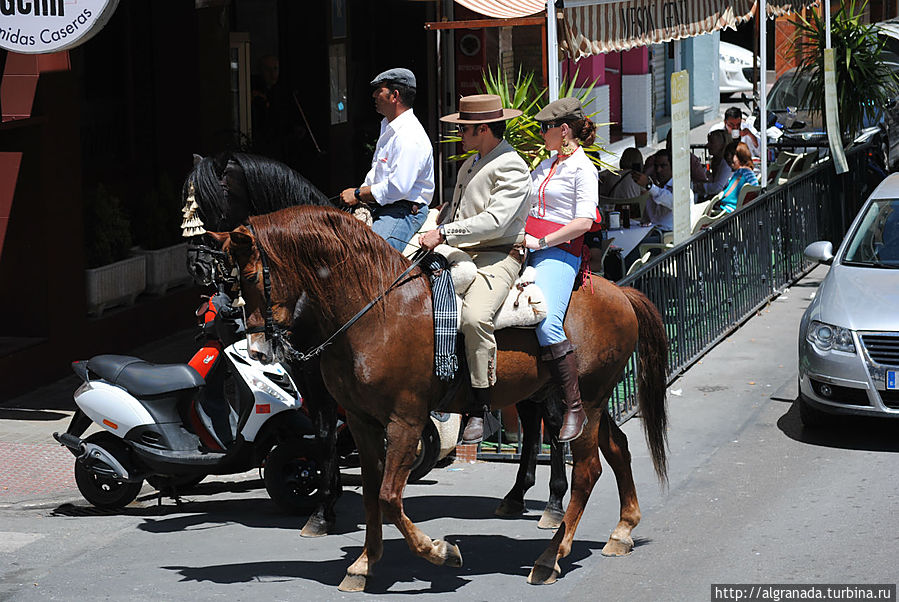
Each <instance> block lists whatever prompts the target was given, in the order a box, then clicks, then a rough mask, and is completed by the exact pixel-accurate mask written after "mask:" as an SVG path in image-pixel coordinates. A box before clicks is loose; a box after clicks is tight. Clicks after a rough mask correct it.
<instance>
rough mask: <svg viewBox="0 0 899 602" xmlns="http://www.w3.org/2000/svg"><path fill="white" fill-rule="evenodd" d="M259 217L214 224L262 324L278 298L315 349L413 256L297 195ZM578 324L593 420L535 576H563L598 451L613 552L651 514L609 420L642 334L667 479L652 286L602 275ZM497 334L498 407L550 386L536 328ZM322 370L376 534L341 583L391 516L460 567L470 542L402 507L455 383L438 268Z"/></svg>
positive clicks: (625, 548)
mask: <svg viewBox="0 0 899 602" xmlns="http://www.w3.org/2000/svg"><path fill="white" fill-rule="evenodd" d="M250 225H251V229H248V228H246V227H243V226H241V227H239V228H238V229H236V230H234V231H232V232H230V233H219V234H215V235H214V237H215V238H216V239H217V240H218V241H219V242H220V243H221V244H222V247H223V249H224V250H225V252H226V253H227V254H228V255H229V256H230V257H231V260H232V261H233V262H235V263H236V265H237V266H238V267H239V271H240V279H241V287H242V290H243V295H244V298H245V301H246V312H247V316H248V319H247V322H248V327H249V329H250V330H251V331H252V330H254V329H260V330H261V329H262V327H263V324H264V322H265V321H266V320H265V316H266V313H267V310H268V309H270V311H271V314H270V315H271V316H272V318H273V322H274V323H275V324H276V325H278V326H281V327H283V328H285V329H287V330H289V335H288V338H289V341H290V343H291V344H292V345H293V346H294V347H295V348H296V349H300V350H302V351H308V350H309V349H310V348H312V347H315V346H317V345H319V344H321V343H322V342H323V341H325V340H326V339H327V338H328V337H329V336H330V335H332V334H333V333H335V332H336V331H337V330H338V329H339V328H340V327H341V326H342V325H343V324H345V323H346V322H347V321H348V319H349V318H350V317H351V316H353V315H354V314H356V313H357V312H358V311H359V309H360V308H362V307H363V306H365V305H366V303H368V302H369V301H370V300H372V299H374V298H376V297H377V296H378V295H379V294H380V293H381V292H383V291H384V290H385V289H387V287H388V285H389V284H390V283H391V282H392V281H393V280H394V279H395V278H396V277H397V276H399V275H400V274H401V273H402V272H403V271H404V270H405V269H406V268H408V267H409V261H408V260H407V259H405V258H404V257H403V256H402V255H400V254H399V253H397V252H396V251H394V250H393V249H392V248H391V247H390V246H389V245H387V244H386V243H385V242H384V241H383V240H382V239H381V238H380V237H379V236H377V235H376V234H374V233H373V232H372V231H371V229H369V228H368V227H366V226H364V225H363V224H362V223H360V222H359V221H358V220H356V219H354V218H352V217H351V216H348V215H346V214H345V213H342V212H340V211H337V210H332V209H328V208H322V207H309V206H305V207H292V208H290V209H284V210H282V211H278V212H276V213H272V214H269V215H263V216H258V217H252V218H250ZM266 266H267V268H268V269H265V267H266ZM266 272H270V274H266ZM266 283H270V286H267V285H266ZM267 288H268V289H270V290H269V293H266V289H267ZM565 328H566V331H567V333H568V335H569V338H570V340H571V341H572V343H573V344H574V345H576V346H577V348H578V369H579V373H580V387H581V391H582V394H583V402H584V408H585V409H586V411H587V415H588V418H589V423H588V425H587V427H586V429H585V430H584V433H583V434H582V435H581V436H580V437H579V438H578V439H576V440H574V441H572V442H571V453H572V456H573V458H574V467H573V469H572V476H571V498H570V501H569V504H568V508H567V510H566V512H565V515H564V517H563V519H562V524H561V525H560V527H559V529H558V530H557V531H556V533H555V536H554V537H553V539H552V541H551V542H550V544H549V546H548V547H547V549H546V550H545V551H544V552H543V554H541V555H540V557H539V558H538V559H537V561H536V563H535V564H534V567H533V569H532V571H531V573H530V576H529V577H528V581H529V582H530V583H535V584H536V583H552V582H554V581H555V580H556V578H557V577H558V576H559V573H560V569H559V564H558V561H559V559H560V558H564V557H565V556H566V555H568V553H569V552H570V550H571V544H572V540H573V538H574V533H575V529H576V528H577V524H578V521H579V520H580V517H581V514H582V513H583V511H584V507H585V505H586V503H587V499H588V498H589V496H590V492H591V491H592V490H593V486H594V485H595V483H596V481H597V479H598V478H599V475H600V473H601V472H602V465H601V463H600V460H599V450H601V451H602V454H603V456H605V458H606V460H607V461H608V462H609V464H610V465H611V467H612V470H613V471H614V473H615V477H616V480H617V482H618V493H619V498H620V502H621V510H620V518H619V521H618V524H617V526H616V527H615V529H614V530H613V531H612V534H611V536H610V537H609V540H608V542H607V543H606V545H605V547H604V548H603V550H602V553H603V554H605V555H614V556H620V555H625V554H628V553H630V551H631V550H632V548H633V545H634V544H633V540H632V539H631V531H632V530H633V528H634V527H635V526H636V525H637V523H638V522H639V521H640V507H639V505H638V503H637V495H636V491H635V489H634V480H633V476H632V474H631V465H630V452H629V451H628V445H627V438H626V436H625V435H624V433H623V432H622V431H621V429H620V428H619V427H618V426H617V425H616V424H615V422H614V421H613V420H612V419H611V418H610V416H609V414H608V401H609V397H610V395H611V393H612V390H613V388H614V387H615V385H616V383H617V382H618V380H619V378H620V376H621V374H622V371H623V369H624V367H625V364H626V362H627V361H628V358H630V356H631V354H632V353H633V352H634V350H635V349H636V348H637V344H638V341H639V357H640V366H639V371H638V374H639V388H638V399H639V404H640V411H641V414H642V417H643V425H644V429H645V434H646V438H647V442H648V445H649V450H650V454H651V456H652V460H653V464H654V467H655V470H656V473H657V475H658V477H659V479H660V480H661V481H662V482H664V481H665V480H666V470H667V461H666V424H667V415H666V409H665V386H666V381H665V376H666V368H665V366H666V358H667V339H666V337H665V332H664V329H663V325H662V321H661V317H660V316H659V314H658V311H657V310H656V309H655V307H654V306H653V305H652V303H651V302H650V301H649V300H648V299H647V298H646V297H645V296H644V295H643V294H642V293H640V292H639V291H637V290H635V289H628V288H619V287H617V286H616V285H614V284H612V283H609V282H608V281H606V280H603V279H597V278H594V279H593V285H592V287H591V286H586V287H582V288H581V289H580V290H579V291H577V292H575V293H574V294H573V295H572V299H571V303H570V306H569V309H568V315H567V316H566V319H565ZM496 338H497V345H498V348H499V352H498V361H497V384H496V387H495V393H494V395H493V400H494V408H499V407H502V406H505V405H509V404H512V403H515V402H517V401H519V400H522V399H525V398H527V397H529V396H531V395H533V394H534V393H535V392H537V391H538V390H539V389H540V388H541V387H544V386H546V385H547V383H548V382H549V371H548V369H547V368H546V366H545V365H543V364H542V363H541V362H540V361H538V360H537V351H538V350H537V339H536V337H534V334H533V332H531V331H528V330H521V329H508V330H503V331H500V332H498V333H497V337H496ZM272 340H275V341H279V340H280V339H279V338H277V337H275V338H274V339H272V338H266V337H265V336H263V335H261V334H256V335H251V339H250V341H251V348H252V349H253V353H254V354H255V355H256V356H257V357H258V358H259V359H262V360H263V361H274V360H282V359H285V358H282V357H281V355H282V353H281V351H279V349H274V348H273V346H272V345H271V342H272ZM292 357H294V358H296V355H292ZM321 372H322V377H323V380H324V382H325V385H326V386H327V388H328V390H329V391H330V393H331V395H333V396H334V397H335V398H336V399H340V400H341V403H342V404H343V406H344V408H345V409H346V413H347V422H348V424H349V426H350V430H351V431H352V433H353V437H354V438H355V440H356V442H357V444H358V447H359V457H360V461H361V464H362V481H363V503H364V506H365V522H366V533H365V545H364V548H363V551H362V554H361V556H360V557H359V558H358V559H357V560H356V561H355V562H353V564H352V565H351V566H350V567H349V568H348V570H347V573H346V577H345V578H344V580H343V582H342V583H341V584H340V589H341V590H344V591H360V590H362V589H364V587H365V584H366V579H367V578H368V576H369V575H371V572H372V567H373V565H374V564H375V563H376V562H377V561H378V560H380V558H381V554H382V551H383V540H382V531H381V525H382V521H386V522H391V523H393V524H395V525H396V526H397V528H398V529H399V530H400V532H401V533H402V534H403V537H405V539H406V542H407V543H408V545H409V548H410V549H411V550H412V551H413V553H415V554H416V555H418V556H421V557H423V558H425V559H427V560H428V561H429V562H432V563H434V564H437V565H443V564H446V565H450V566H461V564H462V556H461V554H460V552H459V548H458V547H457V546H455V545H453V544H449V543H447V542H445V541H441V540H432V539H431V538H430V537H428V536H427V535H425V534H424V533H423V532H422V531H421V530H419V529H418V527H416V526H415V524H413V523H412V521H411V520H409V518H408V517H407V516H406V515H405V513H404V512H403V489H404V487H405V485H406V478H407V477H408V475H409V471H410V468H411V465H412V460H413V458H414V457H415V446H416V445H417V443H418V440H419V436H420V434H421V432H422V428H423V426H424V424H425V421H426V420H428V412H429V409H432V408H434V407H435V405H436V404H437V403H438V401H439V400H440V399H441V398H442V397H443V396H444V394H445V393H446V392H447V390H448V388H449V385H448V384H447V383H445V382H443V381H441V380H440V379H438V378H437V377H436V376H435V375H434V324H433V320H432V315H431V290H430V286H429V283H428V279H427V277H425V276H424V275H423V273H422V272H421V271H420V270H418V269H417V268H416V269H414V270H412V271H411V272H410V273H409V274H408V276H407V277H405V278H404V279H402V280H401V281H400V283H399V285H398V286H396V287H394V288H393V289H391V290H390V291H389V292H388V294H386V295H385V296H384V298H383V299H381V300H380V301H379V302H378V303H377V304H376V305H375V306H374V307H373V308H372V309H371V311H369V312H368V313H366V314H364V315H363V316H362V318H361V319H359V320H358V321H357V322H356V323H355V324H354V325H353V326H352V327H350V328H349V329H347V330H346V331H345V332H343V333H342V334H340V335H339V336H337V337H335V338H334V340H333V342H332V343H331V344H330V345H329V346H328V347H327V348H325V350H324V351H323V353H322V354H321ZM461 389H463V390H460V391H459V392H458V393H457V394H456V395H455V396H454V398H453V400H452V401H451V403H450V411H456V412H461V411H463V410H465V409H466V406H467V399H466V392H465V391H464V387H462V388H461ZM385 431H386V437H387V447H386V450H385V448H384V436H385Z"/></svg>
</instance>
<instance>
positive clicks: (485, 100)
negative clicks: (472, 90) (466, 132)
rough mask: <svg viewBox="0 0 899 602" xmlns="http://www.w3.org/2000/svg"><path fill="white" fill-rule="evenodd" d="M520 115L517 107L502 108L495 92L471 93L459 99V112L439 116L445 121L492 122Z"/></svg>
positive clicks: (500, 100)
mask: <svg viewBox="0 0 899 602" xmlns="http://www.w3.org/2000/svg"><path fill="white" fill-rule="evenodd" d="M519 115H521V111H519V110H518V109H504V108H503V101H502V99H501V98H500V97H499V96H497V95H496V94H473V95H471V96H463V97H462V98H460V99H459V112H458V113H452V114H451V115H446V116H444V117H441V118H440V121H443V122H445V123H492V122H494V121H505V120H506V119H512V118H513V117H518V116H519Z"/></svg>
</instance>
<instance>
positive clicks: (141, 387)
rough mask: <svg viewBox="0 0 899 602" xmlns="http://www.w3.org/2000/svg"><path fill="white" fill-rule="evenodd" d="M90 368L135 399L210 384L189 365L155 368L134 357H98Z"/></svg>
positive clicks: (88, 364) (163, 365) (89, 363)
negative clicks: (131, 394)
mask: <svg viewBox="0 0 899 602" xmlns="http://www.w3.org/2000/svg"><path fill="white" fill-rule="evenodd" d="M87 368H88V370H90V371H91V372H93V373H94V374H96V375H98V376H99V377H101V378H102V379H104V380H106V381H108V382H110V383H112V384H114V385H118V386H120V387H124V388H125V389H126V390H127V391H129V392H131V393H133V394H135V395H138V396H140V395H162V394H163V393H170V392H172V391H181V390H183V389H195V388H197V387H201V386H203V385H204V384H206V381H204V380H203V377H202V376H200V373H199V372H197V371H196V370H194V369H193V368H192V367H191V366H189V365H188V364H151V363H150V362H145V361H144V360H142V359H140V358H139V357H131V356H130V355H98V356H96V357H92V358H91V359H90V360H89V361H88V363H87Z"/></svg>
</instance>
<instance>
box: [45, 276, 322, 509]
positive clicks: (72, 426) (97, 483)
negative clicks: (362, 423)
mask: <svg viewBox="0 0 899 602" xmlns="http://www.w3.org/2000/svg"><path fill="white" fill-rule="evenodd" d="M240 313H241V311H240V309H239V308H233V307H232V306H231V302H230V299H229V298H228V297H227V295H225V294H224V293H221V292H220V293H218V294H216V295H214V296H212V297H211V298H210V299H209V300H208V301H207V302H205V303H203V305H201V306H200V308H199V309H198V310H197V316H198V317H199V318H200V319H201V321H202V326H201V335H200V338H201V339H202V340H203V344H202V347H201V349H200V350H199V351H198V352H197V353H196V354H195V355H194V356H193V358H192V359H191V360H190V361H189V362H188V363H186V364H151V363H149V362H145V361H143V360H141V359H140V358H137V357H131V356H122V355H98V356H95V357H93V358H91V359H89V360H87V361H77V362H74V363H73V364H72V368H73V370H74V371H75V373H76V374H77V375H78V376H79V377H80V378H81V380H82V381H83V383H82V384H81V385H80V386H79V387H78V389H77V390H76V391H75V403H76V405H77V406H78V409H77V410H76V412H75V414H74V415H73V416H72V419H71V422H70V423H69V426H68V428H67V430H66V432H64V433H54V434H53V437H54V438H55V439H56V440H57V441H58V442H59V443H61V444H62V445H64V446H65V447H66V448H68V449H69V450H70V451H71V452H72V454H73V455H74V456H75V482H76V484H77V485H78V489H79V491H80V492H81V494H82V495H83V496H84V498H85V499H86V500H87V501H88V502H90V503H91V504H93V505H94V506H98V507H101V508H120V507H122V506H125V505H127V504H129V503H131V502H132V501H133V500H134V499H135V498H136V497H137V495H138V493H139V492H140V490H141V487H142V484H143V481H144V480H146V481H147V482H148V483H149V484H150V485H152V486H153V487H155V488H157V489H158V490H160V491H161V492H163V491H164V492H168V493H170V494H171V495H173V496H177V494H178V492H179V491H186V490H187V489H189V488H190V487H192V486H194V485H196V484H198V483H199V482H200V481H201V480H203V478H204V477H206V476H207V475H210V474H220V475H221V474H236V473H241V472H245V471H247V470H251V469H253V468H257V467H264V470H263V474H264V476H263V481H264V484H265V489H266V491H267V492H268V494H269V496H270V497H271V498H272V500H273V501H275V503H276V504H277V505H278V506H279V507H281V508H282V509H283V510H285V511H288V512H291V513H298V514H299V513H306V512H308V511H309V510H311V509H312V508H313V507H314V505H315V503H316V502H317V494H318V492H319V489H320V479H321V471H320V470H319V469H318V463H317V462H316V459H315V454H314V453H313V452H314V450H315V446H314V440H315V429H314V426H313V424H312V421H311V420H310V419H309V417H308V416H307V415H306V413H304V411H303V399H302V397H301V395H300V393H299V391H298V390H297V387H296V385H295V384H294V381H293V379H292V378H291V376H290V375H289V374H288V373H287V371H285V370H284V368H283V367H282V366H281V365H280V364H273V365H265V366H264V365H262V364H261V363H259V362H257V361H255V360H253V359H252V358H251V357H250V356H249V354H248V352H247V343H246V338H245V337H244V336H243V334H244V333H243V322H242V320H241V319H240V318H239V316H240ZM92 425H98V426H100V427H101V428H102V430H99V431H98V432H95V433H94V434H91V435H90V436H88V437H86V438H84V439H82V438H81V436H82V435H83V434H84V433H85V431H87V429H88V428H89V427H91V426H92Z"/></svg>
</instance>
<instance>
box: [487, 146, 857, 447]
mask: <svg viewBox="0 0 899 602" xmlns="http://www.w3.org/2000/svg"><path fill="white" fill-rule="evenodd" d="M871 150H872V149H871V148H870V147H869V146H867V145H865V146H862V147H858V148H855V149H853V150H851V151H849V152H848V153H847V156H846V158H847V161H848V163H849V172H848V173H846V174H843V175H841V176H838V175H836V173H835V172H834V169H833V164H832V162H831V160H830V159H828V160H826V161H825V162H823V163H821V164H820V165H818V166H816V167H815V168H813V169H811V170H809V171H808V172H806V173H804V174H802V175H800V176H797V177H795V178H793V179H791V180H790V181H788V182H787V183H786V184H783V185H780V186H775V187H772V188H769V189H768V190H767V191H766V192H765V194H762V195H760V196H759V197H757V198H756V199H755V200H754V201H753V202H752V203H750V204H748V205H746V206H745V207H743V208H742V209H740V210H739V211H736V212H735V213H733V214H732V215H730V216H727V217H726V218H723V219H722V220H720V221H719V222H718V223H716V224H715V225H714V226H712V227H710V228H708V229H706V230H702V231H700V232H698V233H696V234H694V235H693V236H691V237H690V238H689V239H687V240H686V241H684V242H683V243H681V244H679V245H677V246H676V247H674V248H672V249H670V250H668V251H667V252H665V253H663V254H662V255H659V256H658V257H656V258H655V259H653V260H652V261H650V262H649V263H647V264H646V265H645V266H644V267H643V268H641V269H640V270H638V271H636V272H634V273H633V274H631V275H630V276H627V277H625V278H623V279H622V280H621V281H619V282H618V284H619V285H620V286H633V287H634V288H636V289H638V290H640V291H642V292H643V293H644V294H646V296H647V297H649V299H650V300H651V301H652V302H653V303H654V304H655V306H656V307H657V308H658V309H659V311H660V312H661V314H662V317H663V320H664V323H665V330H666V332H667V334H668V340H669V356H668V369H669V378H668V383H669V384H670V383H671V382H673V381H674V380H675V379H676V378H677V377H678V376H680V375H681V374H682V373H683V372H684V371H686V370H687V368H689V367H690V366H691V365H692V364H693V363H694V362H696V361H697V360H699V359H700V358H701V357H702V356H703V355H705V353H707V352H708V351H709V350H710V349H711V348H712V347H714V346H715V345H716V344H717V343H718V342H719V341H721V340H722V339H723V338H724V337H726V336H727V335H729V334H730V333H731V332H733V331H734V330H735V329H736V328H737V327H738V326H739V325H740V324H742V323H743V322H744V321H745V320H746V319H748V318H749V317H751V316H752V315H754V314H755V313H756V312H757V311H758V310H759V309H760V308H761V307H763V306H764V305H765V304H767V303H768V302H769V301H770V300H771V299H772V298H774V297H775V296H777V295H778V294H779V291H780V290H782V289H783V288H784V287H785V286H787V285H789V284H791V283H793V282H795V281H797V280H798V279H800V278H801V277H802V276H804V275H805V274H806V273H808V271H810V269H811V268H812V267H813V264H812V262H811V261H810V260H808V259H806V258H805V256H804V255H803V251H804V250H805V247H806V246H807V245H808V244H810V243H812V242H814V241H816V240H830V241H831V242H833V243H834V246H836V245H837V244H839V242H840V240H842V238H843V235H844V234H845V232H846V229H847V228H848V226H849V224H850V223H851V219H852V217H853V216H854V215H855V213H856V212H857V211H858V209H859V208H860V207H861V205H862V203H863V202H864V200H865V199H866V198H867V197H868V195H869V194H870V192H871V191H872V190H873V188H872V187H871V186H870V185H869V184H868V182H867V177H866V174H867V161H868V160H869V152H870V151H871ZM636 382H637V381H636V356H635V357H632V358H631V360H630V362H629V363H628V366H627V368H626V370H625V373H624V376H623V378H622V380H621V381H620V382H619V383H618V386H617V387H616V389H615V391H614V393H613V395H612V398H611V399H610V401H609V409H610V412H611V414H612V416H613V417H614V419H615V420H616V422H618V423H619V424H621V423H623V422H625V421H626V420H628V419H629V418H631V417H632V416H633V415H634V414H635V413H636V411H637V402H636V392H637V386H636ZM494 450H495V451H494ZM518 451H519V450H518V447H517V446H515V445H510V446H505V448H504V446H502V445H500V442H499V441H498V440H497V441H494V442H488V443H487V444H486V445H485V444H483V443H482V444H481V447H480V448H479V450H478V458H479V459H505V460H510V459H516V458H517V457H518Z"/></svg>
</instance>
